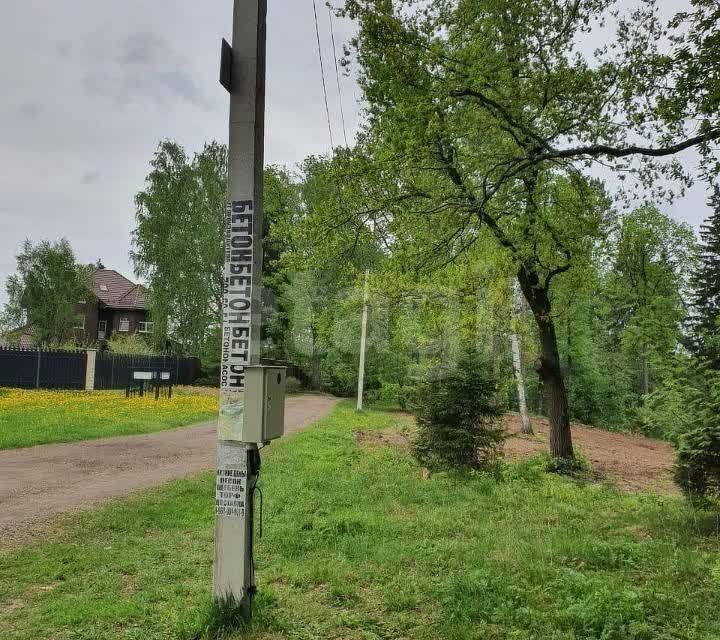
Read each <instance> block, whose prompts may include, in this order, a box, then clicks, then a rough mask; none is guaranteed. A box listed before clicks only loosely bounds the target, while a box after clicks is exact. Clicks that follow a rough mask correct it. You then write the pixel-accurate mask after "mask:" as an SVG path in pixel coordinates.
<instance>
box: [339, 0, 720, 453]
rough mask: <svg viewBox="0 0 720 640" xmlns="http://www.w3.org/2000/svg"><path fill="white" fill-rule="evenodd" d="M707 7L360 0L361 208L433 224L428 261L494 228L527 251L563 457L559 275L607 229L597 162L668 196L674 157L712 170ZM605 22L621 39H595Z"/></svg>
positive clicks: (544, 372)
mask: <svg viewBox="0 0 720 640" xmlns="http://www.w3.org/2000/svg"><path fill="white" fill-rule="evenodd" d="M694 4H695V5H696V6H695V9H696V11H695V12H694V13H691V14H688V15H685V16H681V17H679V18H678V20H677V24H676V25H674V26H670V27H669V29H670V31H668V28H667V27H666V26H664V25H661V24H660V22H659V21H658V19H657V14H656V11H655V6H654V3H653V2H644V3H642V4H641V6H640V8H639V9H638V10H637V11H635V12H633V13H632V14H628V15H622V14H619V13H618V14H617V15H613V13H612V12H613V10H614V9H616V7H617V3H616V2H613V1H612V0H564V1H563V0H537V1H535V2H527V1H525V0H347V1H346V3H345V9H344V12H345V13H346V14H347V15H349V16H350V17H352V18H354V19H357V20H358V23H359V32H358V36H357V37H356V39H355V40H354V41H353V42H352V47H351V48H350V51H349V53H350V52H353V53H354V57H355V59H356V61H357V64H358V66H359V78H360V84H361V87H362V89H363V92H364V97H365V102H366V106H367V108H366V114H367V119H366V122H367V125H366V128H365V131H364V132H363V135H362V148H363V152H364V153H365V156H366V159H365V163H366V166H367V177H368V180H367V183H368V184H369V185H370V184H373V183H374V184H375V187H374V193H373V194H372V195H374V196H375V202H376V204H375V205H374V206H371V207H368V209H366V210H365V211H363V212H361V215H362V216H363V217H365V218H366V217H368V216H372V217H373V224H374V228H376V229H379V230H380V232H381V233H382V231H383V226H384V227H385V229H386V230H387V232H388V233H387V237H389V238H391V240H392V241H393V242H395V243H396V244H397V243H399V242H402V241H403V240H404V239H406V238H407V237H408V236H415V237H417V234H418V229H419V228H421V227H422V228H423V229H425V230H426V233H425V237H426V238H427V242H428V254H427V255H428V261H432V260H435V259H436V258H437V257H438V256H440V258H441V259H442V260H452V259H453V256H454V255H455V254H457V253H460V252H462V251H464V250H466V249H467V247H469V246H471V245H472V244H473V243H474V242H475V241H476V239H477V237H478V236H479V235H480V234H483V233H489V234H490V235H491V236H492V237H493V238H494V239H495V241H496V242H497V243H498V245H499V246H501V247H502V248H504V249H505V250H506V251H507V252H508V253H509V254H510V255H511V256H512V259H513V260H514V263H515V266H516V270H517V276H518V280H519V282H520V285H521V288H522V292H523V294H524V296H525V298H526V300H527V302H528V304H529V306H530V309H531V310H532V313H533V315H534V318H535V323H536V325H537V329H538V334H539V339H540V344H541V356H540V361H539V364H538V372H539V375H540V378H541V380H542V383H543V387H544V392H545V396H546V408H547V411H548V414H549V418H550V424H551V438H550V445H551V450H552V454H553V455H554V456H556V457H564V458H570V457H573V447H572V438H571V433H570V424H569V415H568V402H567V392H566V389H565V385H564V381H563V376H562V371H561V367H560V359H559V353H558V345H557V336H556V329H555V324H554V315H553V305H552V284H553V281H554V279H556V278H557V277H558V276H561V274H564V273H566V272H567V271H568V270H570V269H571V268H572V267H573V265H574V264H575V263H576V261H577V260H578V258H579V256H582V254H583V252H584V251H585V250H586V246H585V243H584V240H585V239H587V238H590V237H591V236H592V233H593V232H594V233H599V232H600V224H599V222H598V221H599V220H600V219H601V218H602V215H601V210H602V208H603V203H602V200H603V198H602V193H601V191H600V190H599V189H598V188H597V187H596V186H594V185H592V184H591V183H590V182H589V179H588V178H589V169H590V167H592V165H593V164H598V163H600V164H603V165H605V166H606V167H609V169H610V170H611V171H613V172H615V173H616V174H617V175H625V174H628V173H629V174H631V175H633V176H634V177H635V178H637V179H638V180H637V182H638V184H640V185H641V186H645V187H649V188H650V189H651V190H653V191H654V192H655V193H656V194H658V195H668V193H669V189H668V188H667V182H666V181H664V180H659V178H660V177H667V178H677V179H679V180H680V184H681V185H683V184H687V183H688V182H689V180H688V177H687V176H685V175H684V174H683V172H682V170H681V168H680V167H679V165H678V163H677V162H674V161H673V160H672V158H673V156H674V155H676V154H677V153H679V152H681V151H683V150H686V149H689V148H693V147H696V148H698V149H699V150H700V151H701V152H702V153H703V154H704V158H705V160H706V162H707V164H706V167H709V166H710V163H711V162H712V161H713V160H714V158H713V149H712V143H713V142H714V141H716V140H717V139H718V137H720V122H719V121H718V109H717V100H714V98H713V96H714V95H715V93H714V90H713V88H712V86H711V83H712V82H714V83H715V85H714V86H717V75H712V74H710V75H709V76H708V75H707V74H706V78H705V79H703V73H704V72H712V71H713V69H714V67H713V65H715V62H716V61H715V58H713V56H712V42H713V40H712V38H708V36H707V34H708V33H711V30H712V28H714V24H715V22H714V21H713V8H712V6H711V4H709V3H708V2H706V1H705V0H697V2H695V3H694ZM608 20H609V22H608ZM610 23H614V24H615V25H616V27H617V28H616V29H615V31H616V34H613V32H612V31H611V30H610V26H609V24H610ZM674 28H675V29H676V31H675V32H673V29H674ZM682 29H685V30H686V33H685V36H683V37H682V39H681V36H680V33H681V30H682ZM595 32H599V33H600V34H601V36H602V38H603V40H604V41H605V42H606V44H605V45H604V46H602V47H601V48H600V49H598V50H597V51H595V52H593V53H586V52H585V50H586V49H588V46H587V44H586V43H587V42H589V40H590V38H591V36H590V35H589V34H591V33H593V34H594V33H595ZM673 36H676V37H675V39H673ZM664 45H667V49H666V50H663V49H662V47H663V46H664ZM350 59H351V56H349V60H350ZM708 87H709V88H708ZM666 159H670V161H669V162H666ZM708 173H709V172H708ZM369 189H370V190H373V187H369ZM400 221H405V222H406V224H404V225H403V224H402V223H401V222H400ZM428 230H429V231H428ZM420 233H422V232H420Z"/></svg>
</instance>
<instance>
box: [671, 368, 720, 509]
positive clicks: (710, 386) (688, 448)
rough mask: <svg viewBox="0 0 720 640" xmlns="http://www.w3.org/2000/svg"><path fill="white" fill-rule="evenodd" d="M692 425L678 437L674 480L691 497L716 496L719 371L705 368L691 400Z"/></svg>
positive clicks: (719, 495)
mask: <svg viewBox="0 0 720 640" xmlns="http://www.w3.org/2000/svg"><path fill="white" fill-rule="evenodd" d="M691 404H692V409H693V411H692V414H693V415H694V418H693V423H692V425H691V426H692V428H691V429H690V430H688V431H687V432H686V433H684V434H683V435H682V436H681V438H680V446H679V447H678V453H677V459H676V463H675V481H676V482H677V483H678V485H679V486H680V488H681V489H682V490H683V492H684V493H685V495H687V496H688V497H689V498H692V499H698V498H699V499H702V498H707V499H713V500H718V499H720V374H718V373H717V372H709V373H708V374H707V378H706V388H705V389H704V393H696V394H695V397H694V398H693V400H692V403H691Z"/></svg>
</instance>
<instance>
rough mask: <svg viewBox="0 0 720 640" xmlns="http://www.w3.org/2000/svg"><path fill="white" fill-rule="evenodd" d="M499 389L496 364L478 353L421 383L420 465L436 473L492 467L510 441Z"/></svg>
mask: <svg viewBox="0 0 720 640" xmlns="http://www.w3.org/2000/svg"><path fill="white" fill-rule="evenodd" d="M496 386H497V385H496V381H495V380H494V378H493V373H492V366H491V364H490V363H489V362H488V361H487V360H486V359H484V358H483V357H481V356H480V355H479V354H478V353H477V352H475V351H472V350H470V351H466V352H465V353H463V354H462V355H461V357H460V358H459V360H458V362H457V364H456V365H455V366H453V367H450V368H447V369H443V370H441V371H439V372H437V373H436V374H435V375H430V376H429V377H427V378H426V379H425V380H423V381H422V382H420V383H419V384H418V385H417V387H416V391H415V393H414V394H413V396H414V397H413V402H412V405H413V412H414V413H415V416H416V418H417V422H418V427H419V432H418V435H417V438H416V440H415V443H414V453H415V457H416V458H417V460H418V461H419V462H420V463H421V464H424V465H425V466H427V467H429V468H431V469H432V468H434V469H438V468H443V467H446V468H447V467H454V468H460V469H483V468H489V467H491V466H492V465H493V464H494V463H495V462H496V460H497V458H498V456H499V454H500V451H501V447H502V443H503V440H504V438H505V432H504V430H503V428H502V426H501V423H500V410H499V408H498V406H497V403H496V393H495V391H496Z"/></svg>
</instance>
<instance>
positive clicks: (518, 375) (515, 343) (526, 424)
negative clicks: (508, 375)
mask: <svg viewBox="0 0 720 640" xmlns="http://www.w3.org/2000/svg"><path fill="white" fill-rule="evenodd" d="M519 297H520V292H519V291H518V287H517V284H515V283H513V305H512V306H513V311H512V313H511V317H510V324H511V329H510V343H511V345H512V359H513V375H514V377H515V386H516V387H517V395H518V410H519V411H520V425H521V426H520V432H521V433H524V434H525V435H532V434H533V428H532V425H531V424H530V417H529V416H528V410H527V401H526V400H525V378H524V376H523V370H522V358H521V353H520V336H519V335H518V333H517V326H515V325H516V322H517V316H518V313H519V311H520V300H519Z"/></svg>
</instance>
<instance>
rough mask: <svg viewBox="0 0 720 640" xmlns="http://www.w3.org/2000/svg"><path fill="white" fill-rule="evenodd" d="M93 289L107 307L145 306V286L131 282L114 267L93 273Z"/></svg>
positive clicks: (142, 307)
mask: <svg viewBox="0 0 720 640" xmlns="http://www.w3.org/2000/svg"><path fill="white" fill-rule="evenodd" d="M93 290H94V292H95V295H96V296H97V298H98V300H100V302H102V303H103V304H104V305H105V306H106V307H111V308H112V309H144V308H145V287H143V286H142V285H141V284H135V283H134V282H131V281H130V280H128V279H127V278H126V277H125V276H123V275H121V274H119V273H118V272H117V271H115V270H114V269H97V270H96V271H95V273H94V274H93Z"/></svg>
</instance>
